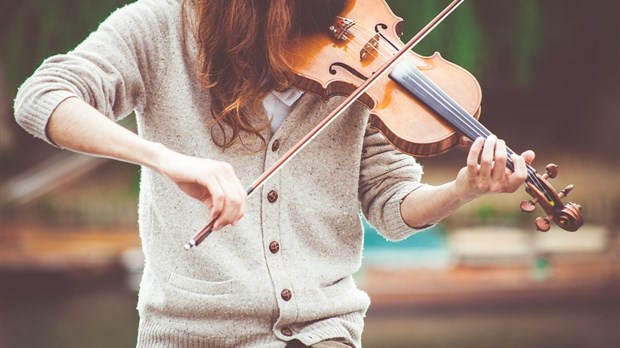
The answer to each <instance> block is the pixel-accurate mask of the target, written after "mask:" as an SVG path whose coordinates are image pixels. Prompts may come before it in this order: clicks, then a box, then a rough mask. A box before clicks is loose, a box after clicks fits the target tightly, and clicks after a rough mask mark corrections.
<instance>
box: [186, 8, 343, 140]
mask: <svg viewBox="0 0 620 348" xmlns="http://www.w3.org/2000/svg"><path fill="white" fill-rule="evenodd" d="M343 4H344V1H343V0H313V1H308V0H183V13H182V25H183V30H184V32H185V33H190V34H191V35H192V36H190V37H191V38H192V39H193V40H194V42H195V44H196V45H197V51H198V54H197V57H196V69H197V71H198V76H199V79H200V82H201V85H202V86H203V87H204V88H205V89H206V90H208V92H209V95H210V97H211V112H212V114H213V118H214V119H213V123H212V126H211V136H212V138H213V140H214V142H215V143H216V144H217V145H219V146H220V147H222V148H227V147H229V146H231V145H232V144H234V143H235V141H237V139H239V140H240V141H241V142H242V143H243V137H242V136H241V134H242V133H247V134H249V135H253V136H256V137H258V138H259V139H260V140H261V141H262V143H263V145H264V144H265V139H264V138H263V136H262V135H261V133H260V132H261V131H262V130H264V129H266V128H267V127H268V126H269V123H268V120H267V119H258V118H257V117H256V116H255V115H257V114H259V115H260V114H262V113H259V112H258V111H259V110H261V108H262V104H261V102H262V100H263V98H264V97H265V96H266V95H267V94H268V93H269V92H270V91H272V90H274V89H275V90H280V91H282V90H285V89H287V88H288V87H290V86H291V84H292V82H293V76H294V75H293V73H292V69H291V67H290V65H289V64H288V62H287V59H286V56H287V47H288V45H289V44H290V42H292V40H296V39H298V38H299V37H300V36H301V35H304V34H307V33H310V32H316V31H318V30H321V28H323V27H324V23H322V22H321V21H323V22H325V18H328V17H333V16H330V15H327V16H326V15H323V14H322V13H319V12H317V9H322V10H327V11H328V12H331V13H334V11H339V10H340V9H341V8H342V6H343ZM312 12H314V13H312ZM314 18H316V19H314ZM330 20H331V19H330ZM187 43H188V42H186V44H187ZM186 47H187V46H186Z"/></svg>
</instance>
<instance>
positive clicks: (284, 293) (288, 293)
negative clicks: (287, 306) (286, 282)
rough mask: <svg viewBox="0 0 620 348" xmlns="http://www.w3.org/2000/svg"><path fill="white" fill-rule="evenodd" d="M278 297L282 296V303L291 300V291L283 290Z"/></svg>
mask: <svg viewBox="0 0 620 348" xmlns="http://www.w3.org/2000/svg"><path fill="white" fill-rule="evenodd" d="M280 296H282V299H283V300H284V301H288V300H290V299H291V297H293V293H292V292H291V290H289V289H284V290H282V292H281V293H280Z"/></svg>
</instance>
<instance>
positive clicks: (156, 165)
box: [142, 142, 176, 173]
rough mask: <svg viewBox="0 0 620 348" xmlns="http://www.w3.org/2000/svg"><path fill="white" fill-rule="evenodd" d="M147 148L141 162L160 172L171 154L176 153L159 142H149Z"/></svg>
mask: <svg viewBox="0 0 620 348" xmlns="http://www.w3.org/2000/svg"><path fill="white" fill-rule="evenodd" d="M147 148H148V149H147V154H146V156H145V160H144V162H143V163H142V164H143V165H145V166H147V167H149V168H150V169H152V170H155V171H157V172H160V173H161V172H162V171H163V168H164V167H165V164H166V163H168V162H169V161H170V158H171V156H172V155H174V154H176V152H174V151H173V150H171V149H169V148H167V147H166V146H165V145H163V144H161V143H155V142H150V143H149V145H148V147H147Z"/></svg>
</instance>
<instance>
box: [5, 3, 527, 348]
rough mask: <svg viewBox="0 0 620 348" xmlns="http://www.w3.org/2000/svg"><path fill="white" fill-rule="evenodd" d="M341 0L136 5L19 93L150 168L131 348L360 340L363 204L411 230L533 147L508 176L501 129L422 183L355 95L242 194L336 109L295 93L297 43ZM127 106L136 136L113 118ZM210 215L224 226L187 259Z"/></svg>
mask: <svg viewBox="0 0 620 348" xmlns="http://www.w3.org/2000/svg"><path fill="white" fill-rule="evenodd" d="M342 4H343V3H342V1H334V0H320V1H312V2H309V1H304V0H296V1H291V0H252V1H250V0H193V1H175V0H140V1H137V2H136V3H133V4H131V5H129V6H126V7H125V8H122V9H120V10H118V11H116V12H115V13H114V14H112V15H111V16H110V17H109V18H108V19H107V20H106V21H105V22H104V23H103V24H102V25H101V26H100V28H99V29H98V30H97V31H96V32H94V33H93V34H92V35H90V36H89V37H88V38H87V39H86V40H85V41H84V42H83V43H82V44H80V45H79V46H78V47H77V48H76V49H75V50H74V51H72V52H70V53H69V54H66V55H59V56H55V57H52V58H50V59H48V60H46V61H45V62H44V63H43V64H42V65H41V67H40V68H39V69H38V70H37V72H36V73H35V74H34V75H33V76H32V77H31V78H30V79H28V80H27V81H26V82H25V83H24V84H23V86H22V87H21V88H20V91H19V93H18V96H17V98H16V101H15V114H16V118H17V120H18V122H19V123H20V124H21V125H22V126H23V127H24V128H25V129H26V130H28V131H29V132H31V133H32V134H34V135H35V136H37V137H40V138H42V139H44V140H46V141H48V142H50V143H51V144H54V145H56V146H58V147H61V148H66V149H70V150H73V151H77V152H83V153H88V154H91V155H95V156H103V157H109V158H114V159H117V160H121V161H125V162H131V163H135V164H139V165H141V166H142V173H141V185H140V206H139V226H140V236H141V238H142V245H143V250H144V254H145V258H146V265H145V269H144V276H143V279H142V283H141V288H140V294H139V301H138V311H139V314H140V325H139V332H138V346H140V347H199V346H200V347H202V346H213V347H223V346H226V347H242V346H260V347H263V346H264V347H285V346H288V347H295V346H315V347H330V346H345V347H346V346H352V347H359V346H360V345H361V333H362V328H363V317H364V314H365V312H366V309H367V308H368V306H369V298H368V296H367V295H366V294H365V293H364V292H362V291H360V290H358V289H357V288H356V286H355V284H354V281H353V278H352V274H353V273H354V272H355V271H357V270H358V268H359V266H360V260H361V251H362V250H361V248H362V237H363V236H362V227H361V224H360V220H359V218H358V215H357V212H358V209H359V205H360V204H361V207H362V210H363V213H364V215H365V216H366V217H367V218H368V219H369V221H370V222H371V223H372V224H373V225H374V226H375V227H376V228H377V229H378V230H379V231H380V233H382V234H383V236H385V237H386V238H388V239H390V240H400V239H404V238H406V237H407V236H409V235H411V234H413V233H415V232H416V231H419V230H420V229H423V228H425V227H427V226H429V225H432V224H434V223H436V222H438V221H440V220H441V219H443V218H444V217H446V216H448V215H449V214H450V213H451V212H453V211H454V210H455V209H456V208H458V207H459V206H461V205H463V204H465V203H466V202H469V201H471V200H472V199H474V198H476V197H479V196H481V195H483V194H486V193H490V192H513V191H515V190H516V189H517V188H518V187H519V186H520V185H521V184H522V183H523V182H524V180H525V176H526V171H525V163H526V162H529V161H531V160H532V159H533V153H531V152H527V153H526V154H524V156H523V157H521V156H513V157H512V160H513V161H514V164H515V172H514V173H511V172H509V171H507V170H506V161H507V155H506V147H505V144H504V142H503V141H502V140H498V139H497V138H495V137H494V136H491V137H489V138H488V139H487V140H486V141H483V140H482V139H478V140H476V141H475V142H474V143H473V145H472V147H471V150H470V152H469V155H468V158H467V166H466V167H465V168H463V169H462V170H461V171H460V172H459V173H458V174H457V176H456V179H455V180H454V181H452V182H450V183H447V184H444V185H441V186H430V185H423V184H421V183H420V177H421V173H422V170H421V167H420V166H419V165H418V164H417V163H416V162H415V161H414V160H413V159H412V158H411V157H409V156H406V155H403V154H401V153H398V152H397V151H395V150H393V149H392V148H391V147H390V145H388V144H387V142H386V141H385V140H384V139H383V137H382V136H381V135H380V134H379V133H377V132H376V131H373V130H371V129H368V128H367V120H368V111H367V110H366V109H364V108H363V107H362V106H360V105H355V106H353V107H351V108H350V109H349V110H348V111H347V112H346V113H345V114H344V115H343V116H341V117H340V118H339V119H338V120H337V121H335V122H334V123H333V124H332V125H331V126H330V127H329V128H328V129H327V130H326V131H325V132H324V133H322V134H321V135H320V136H319V137H317V138H316V139H315V141H313V142H312V143H311V144H310V145H309V146H307V147H306V148H305V149H304V150H303V153H302V154H301V155H300V156H297V157H296V158H295V159H294V160H292V161H291V162H290V163H289V164H288V165H287V166H286V167H285V168H284V169H282V170H281V171H280V172H279V173H278V174H277V175H275V177H274V178H273V179H271V180H270V181H269V182H267V183H266V184H265V186H264V187H263V188H262V190H261V191H259V192H257V194H256V195H255V196H253V197H252V198H251V199H249V200H248V201H247V202H246V198H247V197H246V194H245V191H244V188H243V187H244V185H243V184H242V183H244V184H247V183H250V182H251V181H252V180H253V179H255V178H256V177H258V176H259V175H260V174H261V173H262V172H263V171H264V170H265V169H267V168H268V167H270V166H271V165H272V164H273V163H274V162H275V161H277V159H278V158H279V157H280V156H281V155H282V154H283V153H284V152H286V150H287V149H288V148H290V147H291V146H292V145H293V144H295V142H296V141H297V140H298V139H299V138H301V137H302V136H303V135H304V134H306V132H307V131H308V130H309V129H311V128H312V127H313V126H314V125H315V124H316V123H317V122H318V121H319V120H320V119H321V118H322V117H324V116H325V115H326V114H327V113H328V112H329V111H330V110H331V109H333V107H334V106H335V105H337V103H338V102H339V99H340V98H333V99H331V100H329V101H327V102H324V101H322V100H320V99H319V98H318V97H316V96H313V95H311V94H309V93H303V92H302V91H299V90H297V89H295V88H294V87H291V79H292V73H291V71H290V68H289V66H288V64H287V61H286V49H287V44H288V43H289V42H291V41H292V40H296V39H298V38H299V37H303V35H305V34H307V33H310V32H313V31H316V30H322V28H324V27H325V25H326V23H329V22H330V21H331V18H333V16H334V15H335V14H336V13H338V11H339V10H340V8H341V7H342ZM134 110H135V111H136V115H137V122H138V133H139V135H136V134H134V133H132V132H130V131H128V130H126V129H124V128H122V127H120V126H118V125H117V124H115V123H114V122H112V121H113V120H118V119H120V118H122V117H124V116H126V115H128V114H130V113H131V112H132V111H134ZM524 157H525V159H524ZM479 159H480V160H479ZM210 219H216V222H215V228H214V229H215V230H216V231H219V232H215V233H213V234H212V235H211V236H210V237H209V238H208V239H207V240H206V241H205V242H204V243H203V245H201V246H200V247H198V248H195V249H193V250H192V251H191V252H186V251H185V250H184V249H183V248H182V247H181V245H182V244H183V242H184V241H185V240H187V239H188V238H189V237H191V236H192V235H193V234H194V233H195V232H196V231H198V230H200V229H201V228H202V227H203V226H204V225H205V224H206V223H207V222H208V221H209V220H210Z"/></svg>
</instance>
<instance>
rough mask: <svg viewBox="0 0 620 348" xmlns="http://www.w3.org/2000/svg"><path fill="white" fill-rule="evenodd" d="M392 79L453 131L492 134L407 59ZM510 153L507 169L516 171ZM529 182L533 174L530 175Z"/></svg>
mask: <svg viewBox="0 0 620 348" xmlns="http://www.w3.org/2000/svg"><path fill="white" fill-rule="evenodd" d="M389 76H390V79H392V81H394V82H396V83H397V84H398V85H399V86H401V87H402V88H404V89H405V90H406V91H407V92H408V93H410V94H411V95H412V96H414V97H416V98H417V99H418V100H420V101H421V102H422V103H423V104H424V105H426V106H427V107H428V108H429V109H431V110H433V111H434V113H435V114H436V115H437V116H439V117H440V118H441V119H443V120H444V121H445V122H446V123H448V124H449V125H450V126H451V127H452V128H454V129H456V130H457V131H459V132H460V133H461V134H463V135H465V136H466V137H467V138H469V139H471V140H472V141H473V140H475V139H476V138H480V137H481V138H484V139H486V138H487V137H488V136H490V135H491V134H492V133H491V131H489V130H488V129H487V128H486V127H485V126H484V125H483V124H482V123H480V122H479V121H478V120H477V119H476V118H475V117H473V116H472V115H470V114H469V113H468V112H467V111H466V110H465V109H464V108H463V107H462V106H460V105H459V104H458V103H457V102H456V101H455V100H454V99H452V97H450V96H449V95H448V94H447V93H446V92H444V91H443V90H442V89H441V88H439V87H438V86H437V85H436V84H435V83H434V82H433V81H431V80H430V79H429V78H428V77H426V75H424V74H423V73H422V72H421V71H420V70H418V68H417V67H416V66H415V65H414V64H413V63H411V62H408V61H405V60H403V61H401V62H399V63H397V64H396V66H395V67H394V69H393V70H392V72H391V73H390V75H389ZM507 151H508V156H509V157H508V162H507V164H506V166H507V167H508V168H509V169H510V170H513V171H514V164H513V163H512V160H511V159H510V155H512V154H514V153H515V152H514V151H512V150H511V149H510V148H508V149H507ZM528 173H531V174H535V173H536V171H535V170H534V168H532V167H531V166H529V165H528ZM529 179H530V175H528V180H529Z"/></svg>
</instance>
